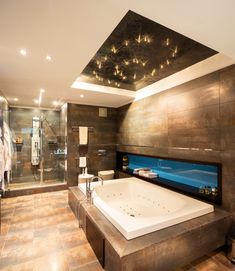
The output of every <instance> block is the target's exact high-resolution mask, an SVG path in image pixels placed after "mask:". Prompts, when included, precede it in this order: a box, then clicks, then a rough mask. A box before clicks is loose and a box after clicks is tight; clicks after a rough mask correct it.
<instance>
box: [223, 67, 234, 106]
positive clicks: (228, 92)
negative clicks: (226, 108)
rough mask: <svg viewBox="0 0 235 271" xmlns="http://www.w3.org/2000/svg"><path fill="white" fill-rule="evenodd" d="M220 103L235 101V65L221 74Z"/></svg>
mask: <svg viewBox="0 0 235 271" xmlns="http://www.w3.org/2000/svg"><path fill="white" fill-rule="evenodd" d="M220 82H221V85H220V102H221V103H225V102H230V101H235V65H233V66H230V67H227V68H225V69H223V70H222V71H221V72H220Z"/></svg>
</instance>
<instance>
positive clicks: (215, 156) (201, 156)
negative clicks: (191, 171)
mask: <svg viewBox="0 0 235 271" xmlns="http://www.w3.org/2000/svg"><path fill="white" fill-rule="evenodd" d="M168 154H169V157H171V158H180V159H188V160H196V161H205V162H208V161H209V162H216V163H219V162H220V161H221V160H220V152H219V151H214V150H212V151H211V150H202V149H199V150H198V149H193V148H177V147H175V148H174V147H169V148H168Z"/></svg>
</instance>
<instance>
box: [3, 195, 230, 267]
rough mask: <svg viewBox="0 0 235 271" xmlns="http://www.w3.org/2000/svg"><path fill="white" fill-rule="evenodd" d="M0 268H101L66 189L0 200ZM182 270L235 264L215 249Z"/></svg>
mask: <svg viewBox="0 0 235 271" xmlns="http://www.w3.org/2000/svg"><path fill="white" fill-rule="evenodd" d="M0 270H1V271H2V270H4V271H15V270H17V271H19V270H22V271H31V270H33V271H39V270H42V271H64V270H79V271H101V270H103V269H102V268H101V266H100V264H99V263H98V261H97V259H96V257H95V255H94V253H93V251H92V249H91V247H90V246H89V243H88V242H87V240H86V237H85V235H84V233H83V231H82V230H81V229H79V228H78V223H77V221H76V219H75V217H74V215H73V213H72V211H71V210H70V208H69V207H68V204H67V191H60V192H51V193H43V194H35V195H30V196H23V197H15V198H7V199H3V200H2V233H1V236H0ZM183 270H184V271H186V270H188V271H229V270H235V266H234V265H232V264H231V263H230V262H229V261H228V260H227V259H226V257H225V256H224V253H223V252H222V251H217V252H214V253H212V254H210V255H208V256H205V257H203V258H201V259H199V260H198V261H195V262H193V263H192V264H190V265H188V266H185V267H183V268H180V269H177V271H183ZM156 271H157V270H156ZM172 271H174V269H172Z"/></svg>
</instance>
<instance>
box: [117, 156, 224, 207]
mask: <svg viewBox="0 0 235 271" xmlns="http://www.w3.org/2000/svg"><path fill="white" fill-rule="evenodd" d="M118 157H119V160H120V163H121V167H120V166H119V168H120V169H121V170H122V171H124V172H127V173H129V174H132V175H135V176H137V177H140V178H142V179H146V180H149V181H151V182H153V183H157V184H163V185H165V186H168V187H172V188H176V189H177V190H180V191H183V192H186V193H187V192H188V193H189V194H191V195H196V196H198V197H199V198H203V199H206V200H208V201H212V202H216V203H220V200H221V168H220V165H219V164H216V163H204V162H192V161H180V160H173V159H165V158H158V157H148V156H145V155H143V156H142V155H135V154H130V153H121V156H120V154H119V155H118ZM139 169H142V170H147V171H148V170H149V172H152V173H156V174H155V176H154V174H152V173H151V174H150V175H152V177H148V174H145V175H142V173H144V171H141V172H138V170H139Z"/></svg>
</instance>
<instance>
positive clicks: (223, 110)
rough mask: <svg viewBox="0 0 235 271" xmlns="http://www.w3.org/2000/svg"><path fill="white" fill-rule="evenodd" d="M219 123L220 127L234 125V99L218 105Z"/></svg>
mask: <svg viewBox="0 0 235 271" xmlns="http://www.w3.org/2000/svg"><path fill="white" fill-rule="evenodd" d="M220 124H221V127H222V128H224V127H225V126H235V101H234V102H229V103H223V104H221V105H220ZM222 132H223V130H222Z"/></svg>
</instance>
